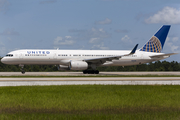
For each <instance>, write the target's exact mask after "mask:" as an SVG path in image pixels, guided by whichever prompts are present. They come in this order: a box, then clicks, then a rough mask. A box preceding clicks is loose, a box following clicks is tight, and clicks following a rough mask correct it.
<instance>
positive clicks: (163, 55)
mask: <svg viewBox="0 0 180 120" xmlns="http://www.w3.org/2000/svg"><path fill="white" fill-rule="evenodd" d="M175 54H178V53H168V54H161V55H153V56H150V57H151V58H162V57H169V56H171V55H175Z"/></svg>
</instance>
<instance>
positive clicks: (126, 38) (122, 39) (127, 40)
mask: <svg viewBox="0 0 180 120" xmlns="http://www.w3.org/2000/svg"><path fill="white" fill-rule="evenodd" d="M121 41H123V42H130V43H132V41H131V39H130V37H129V36H128V35H125V36H124V37H122V38H121Z"/></svg>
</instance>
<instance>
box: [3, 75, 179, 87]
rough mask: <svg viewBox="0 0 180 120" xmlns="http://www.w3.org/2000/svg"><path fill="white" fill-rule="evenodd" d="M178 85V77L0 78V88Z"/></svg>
mask: <svg viewBox="0 0 180 120" xmlns="http://www.w3.org/2000/svg"><path fill="white" fill-rule="evenodd" d="M94 84H96V85H180V77H59V78H0V86H33V85H94Z"/></svg>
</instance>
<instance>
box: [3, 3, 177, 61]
mask: <svg viewBox="0 0 180 120" xmlns="http://www.w3.org/2000/svg"><path fill="white" fill-rule="evenodd" d="M164 24H170V25H171V29H170V32H169V35H168V38H167V40H166V43H165V45H164V49H163V52H165V53H171V52H178V53H180V1H179V0H0V56H4V55H5V54H6V53H8V52H10V51H12V50H17V49H56V48H59V49H92V50H95V49H98V50H99V49H109V50H130V49H132V48H133V47H134V46H135V45H136V44H139V47H138V48H141V47H142V46H143V45H144V44H145V43H146V42H147V41H148V40H149V39H150V38H151V37H152V36H153V35H154V34H155V33H156V31H157V30H158V29H159V28H160V27H161V26H162V25H164ZM179 58H180V55H179V54H178V55H174V56H171V57H170V58H168V59H166V60H168V61H173V60H174V61H178V62H180V59H179Z"/></svg>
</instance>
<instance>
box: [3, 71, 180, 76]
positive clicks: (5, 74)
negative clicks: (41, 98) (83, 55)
mask: <svg viewBox="0 0 180 120" xmlns="http://www.w3.org/2000/svg"><path fill="white" fill-rule="evenodd" d="M98 75H103V76H104V75H112V76H115V75H180V72H100V73H99V74H98ZM98 75H97V74H83V73H82V72H26V73H25V74H22V73H21V72H0V76H98Z"/></svg>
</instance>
